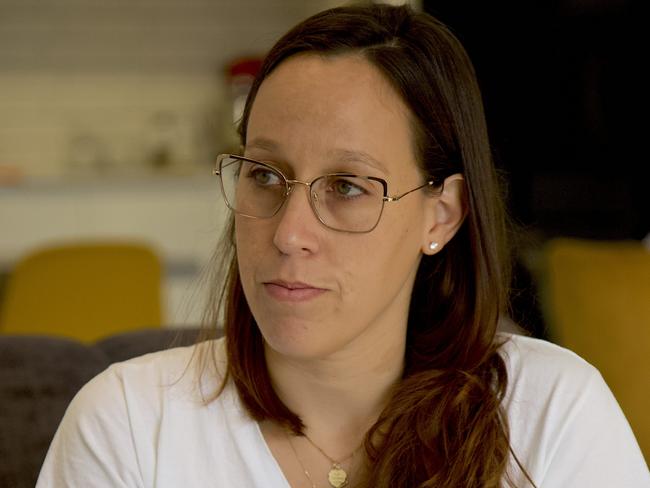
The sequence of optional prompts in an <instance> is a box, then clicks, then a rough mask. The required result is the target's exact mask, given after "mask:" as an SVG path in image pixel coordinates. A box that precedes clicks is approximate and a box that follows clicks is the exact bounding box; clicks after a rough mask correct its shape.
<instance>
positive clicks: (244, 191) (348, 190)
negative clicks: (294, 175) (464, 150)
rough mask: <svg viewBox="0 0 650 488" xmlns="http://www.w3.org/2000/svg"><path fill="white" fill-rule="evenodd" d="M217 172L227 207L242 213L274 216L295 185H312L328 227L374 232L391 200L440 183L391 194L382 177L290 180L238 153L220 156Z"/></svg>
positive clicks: (310, 188)
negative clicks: (389, 194) (236, 154)
mask: <svg viewBox="0 0 650 488" xmlns="http://www.w3.org/2000/svg"><path fill="white" fill-rule="evenodd" d="M214 174H215V175H217V176H219V180H220V182H221V190H222V193H223V197H224V200H225V201H226V205H228V207H229V208H230V209H231V210H233V211H234V212H235V213H237V214H239V215H243V216H244V217H250V218H254V219H267V218H270V217H273V216H274V215H275V214H277V213H278V211H279V210H280V208H282V205H283V204H284V202H285V201H286V200H287V198H288V197H289V195H291V192H292V191H293V187H294V186H295V185H297V184H300V185H305V186H306V187H307V190H308V192H307V193H308V195H309V204H310V205H311V208H312V210H313V211H314V214H315V215H316V217H317V218H318V220H319V221H320V222H321V223H322V224H323V225H325V227H328V228H330V229H332V230H336V231H340V232H352V233H364V232H370V231H372V230H373V229H374V228H375V227H377V224H378V223H379V219H380V217H381V214H382V212H383V210H384V204H385V203H386V202H396V201H398V200H399V199H400V198H402V197H404V196H405V195H408V194H409V193H412V192H414V191H416V190H420V189H422V188H425V187H433V186H434V183H435V182H434V180H430V181H427V182H426V183H424V184H423V185H420V186H418V187H417V188H413V189H412V190H409V191H407V192H405V193H402V194H401V195H396V196H392V197H391V196H388V184H387V182H386V180H383V179H382V178H376V177H374V176H359V175H355V174H350V173H331V174H326V175H322V176H319V177H317V178H314V179H313V180H311V181H299V180H291V179H289V178H287V177H286V176H285V175H284V174H282V172H281V171H280V170H279V169H277V168H274V167H273V166H271V165H269V164H267V163H262V162H260V161H255V160H254V159H250V158H245V157H243V156H235V155H233V154H221V155H220V156H219V157H218V158H217V163H216V168H215V169H214Z"/></svg>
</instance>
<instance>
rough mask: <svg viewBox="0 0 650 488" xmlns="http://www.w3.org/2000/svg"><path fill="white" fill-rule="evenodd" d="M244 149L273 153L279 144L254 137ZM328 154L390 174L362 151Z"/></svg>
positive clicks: (342, 160)
mask: <svg viewBox="0 0 650 488" xmlns="http://www.w3.org/2000/svg"><path fill="white" fill-rule="evenodd" d="M246 149H261V150H263V151H271V152H273V151H278V150H279V149H280V144H278V143H277V142H275V141H274V140H272V139H267V138H265V137H256V138H255V139H253V140H252V141H250V142H247V143H246ZM329 154H330V155H331V157H333V158H334V159H335V160H336V162H338V163H362V164H365V165H366V166H370V167H372V168H375V169H378V170H379V171H381V172H383V173H384V174H386V175H388V174H390V172H389V171H388V169H387V168H386V166H385V165H384V164H383V163H382V162H381V161H379V160H377V159H376V158H374V157H372V156H371V155H370V154H368V153H367V152H364V151H358V150H352V149H333V150H331V151H329Z"/></svg>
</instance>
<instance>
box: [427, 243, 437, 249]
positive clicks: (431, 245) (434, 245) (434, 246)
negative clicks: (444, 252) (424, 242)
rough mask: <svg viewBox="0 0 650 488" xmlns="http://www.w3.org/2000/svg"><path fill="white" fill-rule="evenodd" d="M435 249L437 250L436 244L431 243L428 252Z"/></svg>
mask: <svg viewBox="0 0 650 488" xmlns="http://www.w3.org/2000/svg"><path fill="white" fill-rule="evenodd" d="M436 249H438V243H437V242H432V243H431V244H429V250H431V251H435V250H436Z"/></svg>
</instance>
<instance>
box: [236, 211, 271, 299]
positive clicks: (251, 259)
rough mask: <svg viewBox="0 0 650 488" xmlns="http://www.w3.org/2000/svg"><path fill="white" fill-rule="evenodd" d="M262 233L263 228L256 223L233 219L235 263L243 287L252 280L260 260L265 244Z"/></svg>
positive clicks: (240, 218)
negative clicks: (235, 250)
mask: <svg viewBox="0 0 650 488" xmlns="http://www.w3.org/2000/svg"><path fill="white" fill-rule="evenodd" d="M254 224H257V225H254ZM263 231H264V226H261V225H259V222H258V221H251V220H248V219H245V218H242V217H236V218H235V244H236V249H237V263H238V266H239V274H240V276H241V280H242V283H243V285H244V287H246V285H247V284H248V283H250V282H251V281H252V280H253V277H254V272H255V269H256V268H257V265H258V261H259V260H260V259H262V254H263V252H262V247H263V244H264V242H265V237H264V232H263Z"/></svg>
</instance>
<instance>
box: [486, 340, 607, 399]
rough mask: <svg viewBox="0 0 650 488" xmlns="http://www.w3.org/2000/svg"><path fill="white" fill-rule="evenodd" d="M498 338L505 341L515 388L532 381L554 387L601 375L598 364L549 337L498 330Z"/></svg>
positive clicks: (504, 353)
mask: <svg viewBox="0 0 650 488" xmlns="http://www.w3.org/2000/svg"><path fill="white" fill-rule="evenodd" d="M497 340H498V341H499V342H501V343H502V346H501V348H500V354H501V356H502V357H503V360H504V361H505V363H506V367H507V368H508V373H509V377H508V380H509V382H510V383H511V384H512V385H513V388H514V386H516V385H517V384H526V385H528V384H532V383H534V384H535V385H536V386H537V387H538V388H544V387H547V388H551V387H557V386H559V384H560V383H562V384H564V383H576V382H577V383H582V382H584V381H589V379H590V378H592V377H599V376H600V373H599V372H598V370H597V369H596V368H594V367H593V366H592V365H591V364H589V363H588V362H587V361H585V360H584V359H583V358H581V357H580V356H578V355H577V354H575V353H574V352H573V351H570V350H569V349H566V348H564V347H560V346H558V345H556V344H553V343H550V342H548V341H544V340H541V339H535V338H532V337H527V336H522V335H517V334H498V335H497ZM511 391H512V389H511Z"/></svg>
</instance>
